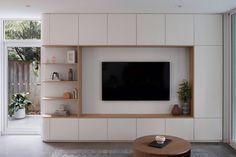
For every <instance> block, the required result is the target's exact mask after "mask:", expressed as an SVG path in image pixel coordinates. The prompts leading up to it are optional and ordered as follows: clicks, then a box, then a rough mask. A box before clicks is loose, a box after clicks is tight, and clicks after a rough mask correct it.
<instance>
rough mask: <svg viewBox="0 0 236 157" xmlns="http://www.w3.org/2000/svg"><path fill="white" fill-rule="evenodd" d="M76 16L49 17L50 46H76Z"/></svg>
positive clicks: (53, 15) (54, 15) (59, 15)
mask: <svg viewBox="0 0 236 157" xmlns="http://www.w3.org/2000/svg"><path fill="white" fill-rule="evenodd" d="M78 21H79V18H78V15H76V14H51V15H50V44H51V45H78V29H79V28H78Z"/></svg>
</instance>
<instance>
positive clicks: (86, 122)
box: [79, 119, 107, 141]
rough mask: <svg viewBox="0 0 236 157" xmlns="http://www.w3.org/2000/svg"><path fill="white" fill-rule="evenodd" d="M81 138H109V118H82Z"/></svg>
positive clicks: (80, 121) (94, 139)
mask: <svg viewBox="0 0 236 157" xmlns="http://www.w3.org/2000/svg"><path fill="white" fill-rule="evenodd" d="M79 140H92V141H96V140H107V119H80V120H79Z"/></svg>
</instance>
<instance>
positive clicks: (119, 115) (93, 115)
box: [79, 114, 194, 118]
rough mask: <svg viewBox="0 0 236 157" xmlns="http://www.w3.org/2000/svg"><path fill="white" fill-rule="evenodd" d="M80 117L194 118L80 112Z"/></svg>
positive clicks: (169, 115) (167, 115)
mask: <svg viewBox="0 0 236 157" xmlns="http://www.w3.org/2000/svg"><path fill="white" fill-rule="evenodd" d="M79 118H194V117H193V116H191V115H179V116H173V115H171V114H80V115H79Z"/></svg>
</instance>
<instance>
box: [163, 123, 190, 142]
mask: <svg viewBox="0 0 236 157" xmlns="http://www.w3.org/2000/svg"><path fill="white" fill-rule="evenodd" d="M166 135H172V136H177V137H180V138H183V139H186V140H193V119H166Z"/></svg>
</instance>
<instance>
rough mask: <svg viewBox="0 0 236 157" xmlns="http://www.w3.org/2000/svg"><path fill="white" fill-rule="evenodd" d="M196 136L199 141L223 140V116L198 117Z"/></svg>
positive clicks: (195, 122) (195, 121) (196, 120)
mask: <svg viewBox="0 0 236 157" xmlns="http://www.w3.org/2000/svg"><path fill="white" fill-rule="evenodd" d="M194 124H195V126H194V127H195V131H194V136H195V139H196V140H199V141H212V140H222V119H221V118H196V119H195V120H194Z"/></svg>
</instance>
